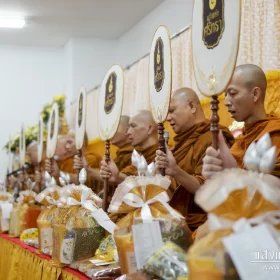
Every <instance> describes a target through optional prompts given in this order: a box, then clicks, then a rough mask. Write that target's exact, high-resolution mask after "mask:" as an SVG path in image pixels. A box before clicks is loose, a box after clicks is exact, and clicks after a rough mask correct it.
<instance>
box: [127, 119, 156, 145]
mask: <svg viewBox="0 0 280 280" xmlns="http://www.w3.org/2000/svg"><path fill="white" fill-rule="evenodd" d="M150 134H151V126H149V125H147V124H146V123H143V121H142V120H141V118H140V117H139V116H135V117H133V118H131V120H130V122H129V128H128V131H127V135H128V139H129V141H130V142H131V145H132V146H133V147H135V146H141V145H142V144H143V143H144V142H145V141H146V140H147V138H148V137H149V136H150Z"/></svg>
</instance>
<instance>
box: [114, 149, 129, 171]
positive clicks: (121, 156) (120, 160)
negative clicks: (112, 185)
mask: <svg viewBox="0 0 280 280" xmlns="http://www.w3.org/2000/svg"><path fill="white" fill-rule="evenodd" d="M132 152H133V147H132V146H131V145H127V146H124V147H122V148H120V149H118V150H117V153H116V158H115V160H114V161H115V164H116V165H117V167H118V169H119V170H123V169H124V168H125V167H127V166H129V165H131V155H132Z"/></svg>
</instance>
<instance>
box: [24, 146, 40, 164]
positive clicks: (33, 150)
mask: <svg viewBox="0 0 280 280" xmlns="http://www.w3.org/2000/svg"><path fill="white" fill-rule="evenodd" d="M26 155H27V156H28V157H29V159H30V162H31V164H32V165H36V164H37V163H38V144H33V143H32V144H30V145H29V146H28V147H27V149H26Z"/></svg>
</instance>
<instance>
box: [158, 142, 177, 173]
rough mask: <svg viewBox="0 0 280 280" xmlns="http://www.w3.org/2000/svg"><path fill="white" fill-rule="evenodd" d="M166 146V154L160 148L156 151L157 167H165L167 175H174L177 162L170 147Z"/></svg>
mask: <svg viewBox="0 0 280 280" xmlns="http://www.w3.org/2000/svg"><path fill="white" fill-rule="evenodd" d="M165 148H166V154H165V153H164V152H162V151H160V150H157V151H156V158H155V162H156V168H157V169H158V170H159V169H161V168H164V169H165V174H166V175H169V176H174V174H175V169H176V167H177V163H176V160H175V158H174V156H173V154H172V152H171V151H170V149H169V147H167V146H166V147H165Z"/></svg>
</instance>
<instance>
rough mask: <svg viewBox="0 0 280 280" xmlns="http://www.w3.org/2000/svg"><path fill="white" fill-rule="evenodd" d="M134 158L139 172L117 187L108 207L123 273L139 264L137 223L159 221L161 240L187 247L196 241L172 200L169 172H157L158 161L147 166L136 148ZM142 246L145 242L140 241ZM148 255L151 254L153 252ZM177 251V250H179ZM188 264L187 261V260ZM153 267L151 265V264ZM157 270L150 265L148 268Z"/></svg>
mask: <svg viewBox="0 0 280 280" xmlns="http://www.w3.org/2000/svg"><path fill="white" fill-rule="evenodd" d="M132 162H133V164H134V165H135V167H136V168H137V169H138V173H139V176H130V177H127V178H126V179H125V180H124V182H122V183H121V184H120V185H119V186H118V188H117V189H116V191H115V194H114V196H113V198H112V201H111V204H110V206H109V209H108V211H109V212H110V213H111V214H110V217H111V219H112V220H113V221H114V222H116V225H117V229H116V230H115V233H114V239H115V242H116V245H117V250H118V256H119V262H120V266H121V272H122V274H131V273H134V272H136V271H137V270H138V269H144V270H145V266H144V267H141V268H139V267H137V265H136V255H135V246H136V245H138V246H139V244H135V240H134V236H133V227H134V226H136V225H141V224H145V223H147V224H149V223H158V226H159V231H160V237H159V238H160V239H161V244H162V245H164V244H165V243H166V242H172V244H175V246H176V245H178V246H179V247H180V248H181V250H183V251H184V250H187V249H188V248H189V246H190V245H191V243H192V238H191V231H190V230H189V228H188V227H187V225H186V223H185V221H184V218H183V217H182V216H181V214H179V213H178V212H177V211H175V210H174V209H173V208H171V207H170V206H169V204H168V201H169V196H168V194H167V189H168V187H169V186H170V184H171V181H170V179H169V178H168V177H167V176H161V175H155V165H154V163H151V164H150V165H149V166H147V163H146V160H145V158H144V157H143V156H141V157H140V155H139V154H138V153H137V152H136V151H134V152H133V154H132ZM140 246H141V244H140ZM153 253H155V252H152V253H151V254H150V255H149V254H148V255H147V256H146V259H147V260H148V259H149V257H151V256H152V255H153ZM173 253H176V252H175V251H174V252H173ZM185 266H186V264H185ZM149 268H151V266H149ZM152 271H153V272H154V271H155V270H152V269H149V270H148V271H147V272H152Z"/></svg>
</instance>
